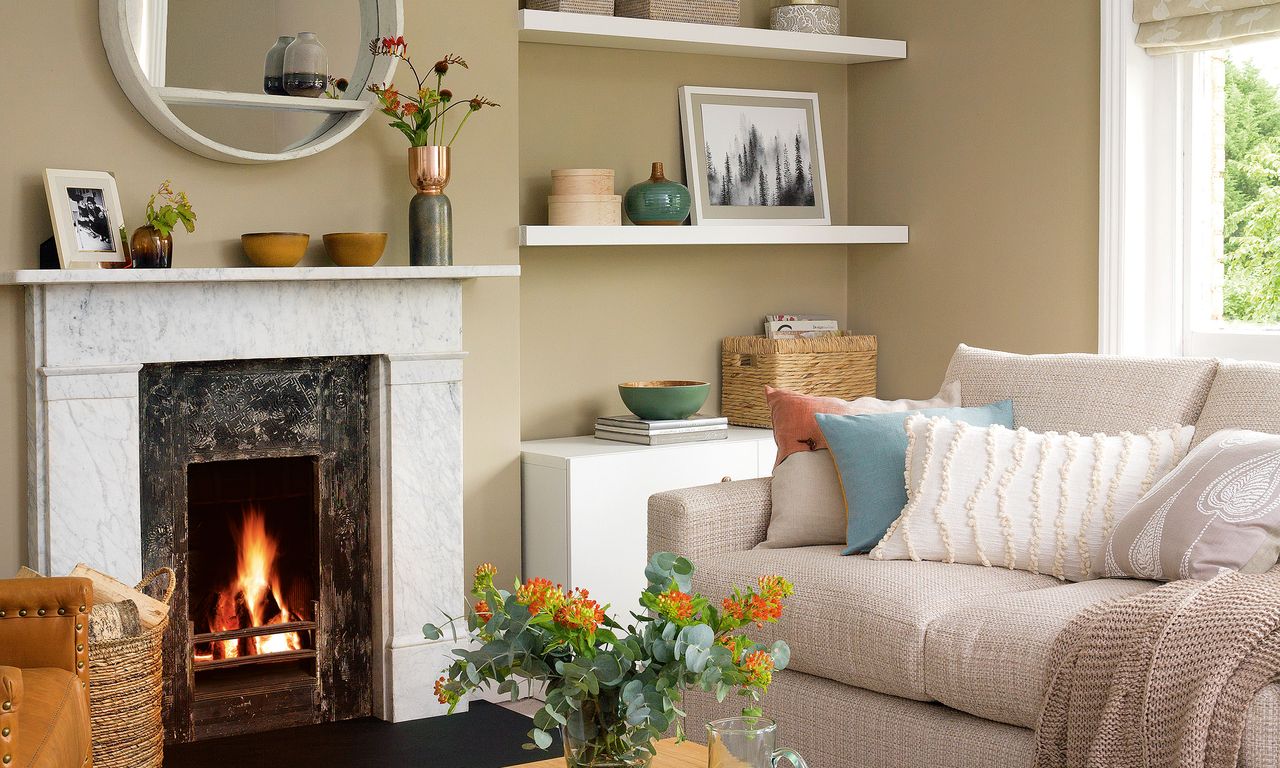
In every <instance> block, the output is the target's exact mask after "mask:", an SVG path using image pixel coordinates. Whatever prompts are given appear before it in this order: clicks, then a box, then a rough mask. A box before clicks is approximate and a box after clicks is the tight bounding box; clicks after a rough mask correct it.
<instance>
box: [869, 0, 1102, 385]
mask: <svg viewBox="0 0 1280 768" xmlns="http://www.w3.org/2000/svg"><path fill="white" fill-rule="evenodd" d="M853 21H854V27H853V34H860V35H868V36H872V37H895V38H900V39H905V40H907V45H908V58H907V60H906V61H901V62H887V63H878V64H870V65H862V66H856V67H851V68H850V70H849V113H850V115H849V147H850V152H849V155H850V159H849V178H850V180H851V181H850V199H849V210H850V221H851V223H853V224H882V223H883V224H897V223H902V224H909V225H910V226H911V243H910V245H906V246H894V247H883V246H877V247H859V248H851V249H850V257H849V318H850V322H851V324H852V325H853V327H855V328H858V329H863V330H866V331H869V332H873V333H876V334H879V336H880V391H881V393H882V394H884V395H888V396H900V395H925V394H930V393H932V392H933V391H934V390H935V389H936V387H937V386H938V384H939V383H940V382H941V380H942V373H943V370H944V369H945V367H946V363H947V360H948V359H949V357H950V354H951V352H952V351H953V350H954V349H955V346H956V344H958V343H960V342H962V341H963V342H966V343H968V344H972V345H981V346H989V347H996V348H1001V349H1009V350H1013V351H1019V352H1054V351H1069V350H1079V351H1095V350H1096V349H1097V271H1098V257H1097V253H1098V224H1097V222H1098V101H1099V99H1098V78H1099V73H1098V59H1099V34H1100V33H1099V16H1098V4H1097V3H1094V2H1071V3H1045V2H1026V0H961V1H959V2H949V3H939V2H936V0H860V1H859V2H858V3H857V4H856V6H855V11H854V17H853Z"/></svg>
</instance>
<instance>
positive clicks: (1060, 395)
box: [945, 344, 1218, 434]
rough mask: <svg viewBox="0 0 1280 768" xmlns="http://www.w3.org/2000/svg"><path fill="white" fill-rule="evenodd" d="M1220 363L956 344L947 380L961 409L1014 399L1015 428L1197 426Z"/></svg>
mask: <svg viewBox="0 0 1280 768" xmlns="http://www.w3.org/2000/svg"><path fill="white" fill-rule="evenodd" d="M1217 367H1218V363H1217V361H1216V360H1211V359H1198V358H1140V357H1111V356H1106V355H1087V354H1065V355H1015V354H1011V353H1009V352H993V351H991V350H987V349H977V348H975V347H969V346H965V345H964V344H961V345H960V347H959V348H958V349H957V350H956V353H955V355H954V356H952V358H951V364H950V365H949V366H948V367H947V375H946V381H945V383H947V384H950V383H951V382H953V381H959V382H960V390H961V395H962V398H963V401H964V402H963V404H964V405H965V406H973V405H985V404H987V403H993V402H995V401H997V400H1013V422H1014V426H1015V427H1026V428H1028V429H1032V430H1035V431H1037V432H1047V431H1049V430H1055V431H1058V432H1072V431H1074V432H1080V433H1082V434H1089V433H1093V432H1106V433H1109V434H1116V433H1119V432H1146V431H1147V430H1149V429H1153V428H1169V427H1173V426H1175V425H1179V424H1195V423H1196V420H1197V419H1198V418H1200V409H1201V408H1202V407H1203V406H1204V403H1205V397H1206V396H1207V395H1208V392H1209V387H1210V385H1211V384H1212V383H1213V377H1214V372H1215V371H1216V370H1217Z"/></svg>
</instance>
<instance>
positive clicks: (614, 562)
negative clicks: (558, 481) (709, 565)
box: [565, 442, 770, 625]
mask: <svg viewBox="0 0 1280 768" xmlns="http://www.w3.org/2000/svg"><path fill="white" fill-rule="evenodd" d="M769 470H770V467H768V466H766V467H764V468H761V465H760V453H759V449H758V447H757V446H756V444H755V443H750V442H743V443H726V444H723V445H717V446H714V447H713V446H707V445H694V446H689V447H687V448H686V447H679V448H666V449H664V450H654V451H640V452H636V453H626V454H620V455H616V456H598V457H590V458H581V459H572V460H571V461H570V464H569V552H570V555H569V557H570V563H569V575H570V578H571V579H572V581H573V584H572V586H575V587H584V588H586V589H588V590H590V591H591V596H592V597H593V598H594V599H596V600H597V601H599V602H600V603H601V604H604V603H609V604H611V605H612V608H611V609H610V611H609V613H610V615H612V616H613V617H614V618H615V619H617V620H618V621H619V622H621V623H622V624H624V625H625V624H626V623H627V622H628V621H629V620H630V616H629V613H628V612H629V611H638V610H639V607H640V604H639V595H640V592H642V591H643V590H644V588H645V578H644V566H645V563H646V562H648V513H649V497H650V496H652V495H653V494H655V493H659V492H661V491H670V490H675V489H677V488H688V487H691V486H695V485H707V484H710V483H718V482H720V481H721V480H723V479H724V478H726V477H727V478H731V479H733V480H748V479H751V478H754V477H759V476H760V475H761V473H764V474H768V472H769ZM677 554H679V553H677ZM695 565H697V564H696V563H695ZM565 586H566V587H567V586H570V585H567V584H566V585H565Z"/></svg>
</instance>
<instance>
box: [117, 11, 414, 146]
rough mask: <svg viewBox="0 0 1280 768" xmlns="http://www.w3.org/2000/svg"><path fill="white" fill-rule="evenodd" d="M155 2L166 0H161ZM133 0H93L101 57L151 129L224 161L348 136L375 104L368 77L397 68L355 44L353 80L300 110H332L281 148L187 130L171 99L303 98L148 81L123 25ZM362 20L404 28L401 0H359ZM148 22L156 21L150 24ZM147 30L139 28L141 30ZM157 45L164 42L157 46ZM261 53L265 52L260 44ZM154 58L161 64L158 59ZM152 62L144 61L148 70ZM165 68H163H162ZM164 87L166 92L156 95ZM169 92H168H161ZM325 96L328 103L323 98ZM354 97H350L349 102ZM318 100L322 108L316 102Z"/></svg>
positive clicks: (234, 102) (378, 33) (379, 77)
mask: <svg viewBox="0 0 1280 768" xmlns="http://www.w3.org/2000/svg"><path fill="white" fill-rule="evenodd" d="M159 3H160V4H161V5H165V4H166V0H159ZM131 4H136V3H131V0H98V21H99V25H100V26H101V29H102V44H103V47H105V48H106V51H107V61H108V62H110V64H111V69H112V71H113V72H115V75H116V80H117V81H118V82H119V83H120V88H121V89H122V90H123V91H124V92H125V95H126V96H128V97H129V101H130V102H132V103H133V106H134V108H135V109H137V110H138V112H139V113H140V114H141V115H142V116H143V117H145V118H146V119H147V122H149V123H151V125H152V126H154V127H155V129H156V130H157V131H160V133H162V134H164V135H165V136H167V137H168V138H169V139H170V140H172V141H173V142H174V143H175V144H178V145H179V146H181V147H183V148H184V149H187V150H190V151H192V152H194V153H196V154H197V155H203V156H204V157H208V158H210V159H213V160H222V161H224V162H229V163H248V164H251V163H274V162H279V161H281V160H296V159H298V158H300V157H309V156H311V155H314V154H317V153H319V152H323V151H325V150H326V149H328V148H329V147H332V146H334V145H335V144H337V143H338V142H340V141H342V140H343V139H345V138H346V137H348V136H350V135H351V134H352V133H353V132H354V131H355V130H356V129H357V128H359V127H360V125H361V124H362V123H364V121H365V120H368V119H369V116H370V115H372V114H373V113H374V111H375V104H376V101H375V99H374V96H373V94H371V93H369V92H368V90H367V89H366V88H367V86H369V85H371V84H374V83H385V82H389V81H390V80H391V77H392V75H394V74H395V69H396V60H395V59H393V58H391V57H388V56H373V55H371V54H370V53H369V51H368V49H367V48H363V47H362V48H361V50H360V52H359V53H358V55H357V58H356V67H355V72H354V73H353V74H352V77H351V87H350V88H348V89H347V96H346V97H345V98H342V99H337V100H328V99H307V100H306V101H307V102H310V104H309V105H304V107H302V108H303V109H305V107H306V106H310V107H311V108H310V109H305V111H319V112H330V113H331V117H330V118H329V119H328V120H326V121H325V123H324V125H322V126H321V127H320V128H319V129H318V130H317V131H316V132H315V133H314V134H312V135H311V136H310V137H309V138H307V139H305V140H303V141H301V142H299V143H298V144H295V145H294V146H292V147H290V148H289V149H287V150H285V151H283V152H253V151H250V150H246V149H239V148H236V147H232V146H228V145H226V144H222V143H220V142H217V141H214V140H213V139H210V138H209V137H207V136H204V135H203V134H201V133H199V132H197V131H194V130H192V129H191V128H190V127H189V126H188V125H187V124H186V123H184V122H183V121H182V120H181V119H180V118H179V117H178V116H177V115H175V114H174V113H173V110H172V109H170V108H169V104H187V105H190V104H202V105H213V106H216V105H218V104H224V105H226V106H227V108H228V109H231V108H236V109H244V108H250V109H254V108H256V109H273V108H275V109H288V108H289V106H288V105H289V104H293V105H295V107H294V108H299V107H297V106H296V105H298V104H302V102H303V100H301V99H294V98H293V97H289V96H268V95H266V94H258V93H252V94H248V93H241V94H235V93H228V92H225V91H200V90H195V89H190V88H172V89H170V88H163V87H157V86H156V85H153V84H152V81H151V79H150V77H149V73H148V72H147V71H144V70H143V68H142V65H141V63H140V62H139V57H138V51H137V49H136V47H135V45H134V38H133V34H131V31H130V29H129V18H128V7H129V6H130V5H131ZM360 28H361V34H362V39H364V40H373V39H374V38H382V37H399V36H400V35H401V34H403V32H404V4H403V0H360ZM152 29H154V27H152ZM144 34H145V31H144ZM160 50H161V51H163V48H160ZM264 53H265V52H264ZM153 65H156V66H162V64H159V63H158V62H153ZM154 68H155V66H152V67H150V69H152V70H153V71H154ZM160 71H161V72H163V69H161V70H160ZM162 91H163V92H164V93H165V97H162ZM166 97H167V98H166ZM325 102H328V103H325ZM352 102H356V103H352ZM321 107H323V109H321Z"/></svg>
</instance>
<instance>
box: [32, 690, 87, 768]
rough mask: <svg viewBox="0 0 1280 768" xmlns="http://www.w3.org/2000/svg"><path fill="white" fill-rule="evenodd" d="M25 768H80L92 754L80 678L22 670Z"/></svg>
mask: <svg viewBox="0 0 1280 768" xmlns="http://www.w3.org/2000/svg"><path fill="white" fill-rule="evenodd" d="M16 746H17V750H16V755H15V758H14V763H15V764H16V765H18V766H21V768H64V767H65V766H79V765H82V764H83V763H84V758H85V755H87V754H89V710H88V708H87V707H85V702H84V696H83V695H81V693H80V679H79V678H78V677H76V676H75V675H73V674H71V673H70V672H68V671H67V670H65V669H55V668H52V667H34V668H32V667H28V668H26V669H23V670H22V699H21V701H20V702H19V709H18V742H17V745H16Z"/></svg>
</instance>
